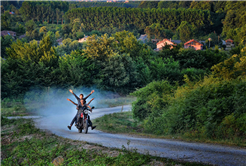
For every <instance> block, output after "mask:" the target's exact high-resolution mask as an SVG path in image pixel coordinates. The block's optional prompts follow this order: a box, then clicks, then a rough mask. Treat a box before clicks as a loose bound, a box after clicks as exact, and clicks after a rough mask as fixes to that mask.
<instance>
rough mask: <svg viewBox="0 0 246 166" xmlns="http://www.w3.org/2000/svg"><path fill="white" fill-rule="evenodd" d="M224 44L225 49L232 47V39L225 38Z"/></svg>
mask: <svg viewBox="0 0 246 166" xmlns="http://www.w3.org/2000/svg"><path fill="white" fill-rule="evenodd" d="M225 44H226V50H231V48H232V47H234V44H233V40H232V39H227V40H226V41H225Z"/></svg>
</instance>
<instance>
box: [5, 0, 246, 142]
mask: <svg viewBox="0 0 246 166" xmlns="http://www.w3.org/2000/svg"><path fill="white" fill-rule="evenodd" d="M106 4H108V3H106V2H90V3H88V4H87V3H86V2H83V3H80V2H65V1H62V2H59V1H52V2H44V1H42V2H38V1H35V2H30V1H24V2H21V3H20V2H18V3H17V2H14V1H13V2H3V3H2V6H1V29H2V31H3V30H7V31H14V32H16V36H14V37H13V36H11V35H6V36H2V37H1V57H2V58H1V100H6V99H16V98H19V99H23V97H24V96H25V93H26V92H28V91H30V90H31V89H35V88H37V89H46V88H47V87H59V88H62V89H67V88H69V87H71V86H73V87H81V86H83V87H92V86H93V87H97V88H98V89H102V90H108V91H113V92H116V93H119V94H120V95H129V94H131V95H133V96H136V97H137V100H136V101H135V102H134V103H133V113H134V117H135V118H136V119H138V120H139V121H142V122H144V129H145V131H146V132H149V133H155V134H170V133H182V134H191V135H194V136H196V137H209V138H214V139H215V138H228V139H234V138H245V136H246V135H245V132H246V128H245V126H246V124H245V122H246V112H245V110H246V105H245V103H246V89H245V87H246V78H245V76H246V70H245V69H246V58H245V57H246V45H245V44H246V2H245V1H238V2H236V1H234V2H233V1H225V2H222V1H215V2H212V1H208V2H196V1H192V2H188V1H187V2H185V1H182V2H178V1H176V2H171V1H159V2H158V1H142V2H140V3H134V2H131V3H129V5H130V4H131V5H135V6H134V7H129V6H124V5H125V4H124V5H123V3H113V2H112V3H110V4H111V6H109V7H108V6H107V7H106V6H105V5H106ZM113 4H115V6H114V5H113ZM136 4H138V6H137V5H136ZM91 5H92V6H91ZM97 5H98V6H97ZM121 5H123V6H121ZM99 6H100V7H99ZM10 12H14V14H13V13H10ZM144 33H146V34H147V36H148V41H147V42H146V43H143V42H141V41H139V40H138V38H139V36H140V34H144ZM23 35H24V36H23ZM21 36H22V37H21ZM85 36H88V37H87V40H86V42H84V43H79V42H78V39H81V38H83V37H85ZM183 36H186V37H185V38H184V37H183ZM20 37H21V38H20ZM163 38H171V39H177V40H181V41H182V43H181V44H178V45H176V46H174V47H173V48H172V49H170V47H168V46H166V47H164V48H163V49H162V50H161V51H159V52H157V51H154V49H155V48H156V45H155V44H153V43H152V42H151V39H160V40H162V39H163ZM192 38H194V39H197V40H206V42H208V38H211V43H210V44H211V45H210V46H211V47H210V48H209V47H208V45H205V46H204V49H203V50H199V51H195V50H193V49H184V48H183V43H184V42H186V41H187V40H189V39H192ZM229 38H230V39H232V40H233V41H234V47H233V48H232V49H231V50H224V49H223V47H222V45H221V43H222V39H223V40H226V39H229ZM58 39H61V40H62V43H59V40H58ZM209 42H210V41H209ZM37 95H38V94H37ZM160 124H162V125H160Z"/></svg>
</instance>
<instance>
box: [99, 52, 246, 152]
mask: <svg viewBox="0 0 246 166" xmlns="http://www.w3.org/2000/svg"><path fill="white" fill-rule="evenodd" d="M245 62H246V58H245V48H244V49H242V52H241V54H239V55H233V56H232V57H230V58H228V59H226V60H225V61H224V62H221V63H219V64H217V65H214V66H213V67H212V73H211V74H210V75H207V76H205V77H203V78H202V79H201V80H196V81H191V80H190V79H189V77H188V76H187V75H185V77H184V82H185V84H184V85H182V86H179V85H172V84H170V83H169V82H168V81H165V80H163V81H154V82H151V83H150V84H148V85H147V86H146V87H144V88H141V89H139V90H137V91H135V92H133V93H132V95H133V96H136V97H137V100H136V101H135V102H133V109H132V110H133V116H131V115H130V113H121V114H119V115H116V114H115V115H114V114H113V115H106V116H104V117H102V118H100V119H97V120H96V122H97V123H98V126H99V128H101V129H102V130H106V131H110V132H124V133H127V130H129V132H131V131H133V132H135V133H136V132H138V131H142V133H147V134H154V135H157V136H168V137H169V136H170V135H173V136H176V135H178V136H179V137H180V138H181V139H183V138H184V139H186V138H188V139H191V140H193V141H194V140H198V141H205V142H215V143H223V144H224V143H225V144H229V145H238V146H242V147H245V146H246V139H245V138H246V128H245V126H246V123H245V122H246V119H245V118H246V112H245V110H246V105H245V102H246V89H245V87H246V78H245V74H246V71H245V68H246V66H245V65H246V63H245ZM111 116H112V117H111ZM117 116H118V118H119V119H118V118H116V117H117ZM121 116H122V118H121ZM113 117H114V118H113ZM132 118H134V120H133V119H132ZM117 119H118V120H117ZM122 121H124V122H125V123H121V122H122ZM104 122H107V123H105V124H104ZM139 122H140V123H139ZM138 123H139V124H140V125H137V124H138ZM118 124H120V126H119V127H115V126H117V125H118ZM101 126H102V127H101ZM137 126H138V127H137ZM114 127H115V128H114ZM118 128H119V129H118ZM122 129H124V130H122ZM208 140H209V141H208Z"/></svg>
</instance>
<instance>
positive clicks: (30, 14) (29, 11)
mask: <svg viewBox="0 0 246 166" xmlns="http://www.w3.org/2000/svg"><path fill="white" fill-rule="evenodd" d="M68 9H69V4H68V2H65V1H61V2H59V1H51V2H42V1H41V2H31V1H25V2H23V3H22V6H21V8H20V14H21V15H22V18H23V20H24V21H28V20H31V19H32V20H34V21H41V22H44V21H46V22H48V23H50V22H52V23H54V20H56V22H57V24H58V22H59V21H61V23H63V17H62V16H63V15H64V13H65V12H66V11H67V10H68Z"/></svg>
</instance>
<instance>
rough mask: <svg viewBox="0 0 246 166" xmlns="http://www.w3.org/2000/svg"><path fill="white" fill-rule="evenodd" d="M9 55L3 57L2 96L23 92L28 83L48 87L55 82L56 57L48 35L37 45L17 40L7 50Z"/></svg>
mask: <svg viewBox="0 0 246 166" xmlns="http://www.w3.org/2000/svg"><path fill="white" fill-rule="evenodd" d="M6 52H7V55H8V58H7V59H6V60H5V61H4V60H2V62H1V63H2V66H1V73H2V97H3V98H4V97H7V96H18V95H24V93H25V92H26V91H27V90H28V89H29V88H30V87H31V86H40V85H41V86H50V85H54V84H56V83H57V80H56V79H55V78H56V76H54V75H53V74H52V72H53V70H54V68H56V66H57V62H58V57H57V55H56V52H55V50H54V48H53V47H52V43H51V42H50V38H49V36H46V37H44V38H43V39H42V40H41V42H40V44H39V45H38V44H37V42H36V41H32V42H30V43H22V42H21V41H20V40H17V42H14V43H12V44H11V46H10V48H7V49H6Z"/></svg>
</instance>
